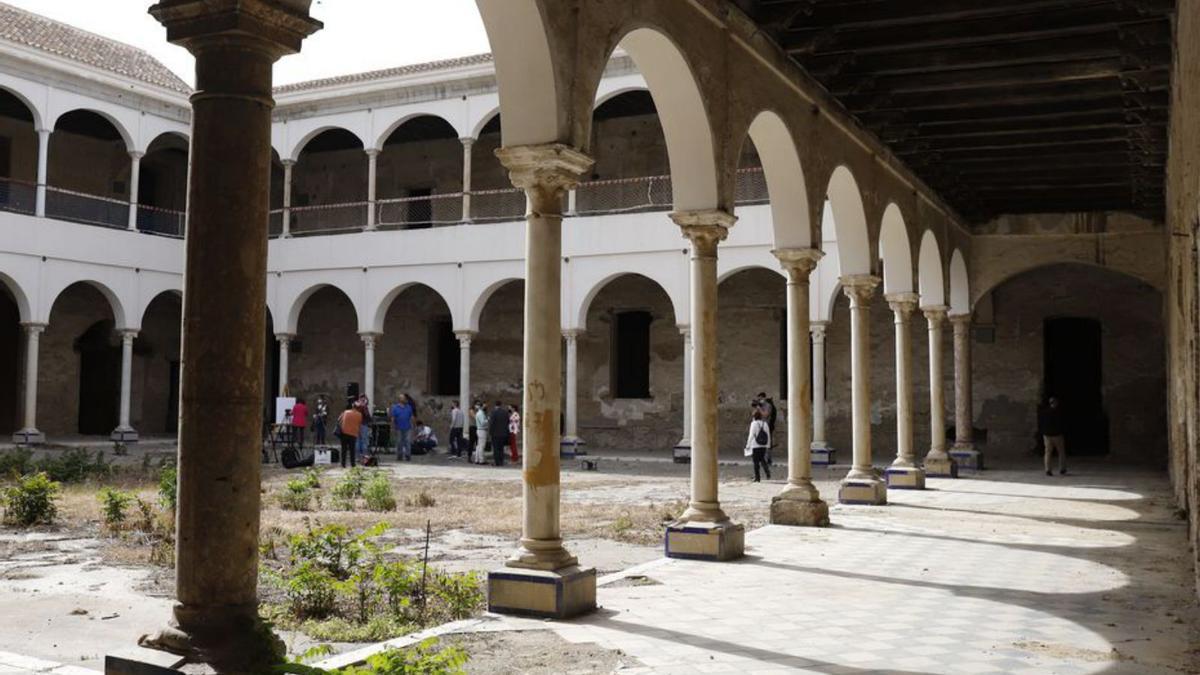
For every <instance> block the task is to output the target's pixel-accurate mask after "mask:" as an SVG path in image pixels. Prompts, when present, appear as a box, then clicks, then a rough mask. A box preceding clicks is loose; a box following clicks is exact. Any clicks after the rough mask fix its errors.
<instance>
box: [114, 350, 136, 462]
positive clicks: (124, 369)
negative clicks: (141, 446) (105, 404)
mask: <svg viewBox="0 0 1200 675" xmlns="http://www.w3.org/2000/svg"><path fill="white" fill-rule="evenodd" d="M137 334H138V332H137V331H136V330H122V331H120V335H121V405H120V415H119V417H118V422H117V428H116V429H113V431H112V434H111V438H112V440H114V441H116V442H118V443H135V442H137V440H138V432H137V430H136V429H134V428H133V425H132V424H130V421H129V408H130V405H129V402H130V399H131V398H132V396H133V341H134V339H136V338H137Z"/></svg>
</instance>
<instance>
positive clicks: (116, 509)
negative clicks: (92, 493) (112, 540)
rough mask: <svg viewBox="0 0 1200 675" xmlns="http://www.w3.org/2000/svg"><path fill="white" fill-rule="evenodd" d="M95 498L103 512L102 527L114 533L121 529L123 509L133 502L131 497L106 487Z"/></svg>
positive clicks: (123, 520)
mask: <svg viewBox="0 0 1200 675" xmlns="http://www.w3.org/2000/svg"><path fill="white" fill-rule="evenodd" d="M96 497H97V498H98V499H99V500H100V507H101V509H102V510H103V511H104V526H105V527H107V528H108V529H109V530H110V531H114V532H115V531H117V530H119V529H121V527H122V526H123V525H124V524H125V509H127V508H129V504H130V503H132V502H133V495H131V494H129V493H128V492H122V491H120V490H114V489H112V488H110V487H106V488H104V489H103V490H101V491H100V494H98V495H96Z"/></svg>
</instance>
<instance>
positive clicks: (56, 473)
mask: <svg viewBox="0 0 1200 675" xmlns="http://www.w3.org/2000/svg"><path fill="white" fill-rule="evenodd" d="M34 464H35V467H36V469H37V470H38V471H42V472H44V473H45V474H46V475H47V476H48V477H49V478H50V480H52V481H56V482H59V483H82V482H83V481H85V480H87V479H88V478H105V477H107V476H109V475H111V474H112V470H113V469H112V464H111V463H110V462H107V461H105V459H104V451H103V450H99V451H97V452H96V456H95V459H93V458H92V454H91V453H90V452H88V451H87V450H85V449H83V448H72V449H71V450H67V451H65V452H63V453H62V454H60V455H56V456H51V457H46V458H44V459H41V460H39V461H37V462H35V463H34Z"/></svg>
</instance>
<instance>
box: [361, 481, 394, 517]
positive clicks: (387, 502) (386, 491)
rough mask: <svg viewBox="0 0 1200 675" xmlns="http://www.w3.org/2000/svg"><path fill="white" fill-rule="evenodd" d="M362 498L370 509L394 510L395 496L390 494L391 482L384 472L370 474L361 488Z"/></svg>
mask: <svg viewBox="0 0 1200 675" xmlns="http://www.w3.org/2000/svg"><path fill="white" fill-rule="evenodd" d="M363 500H364V501H366V503H367V508H368V509H370V510H372V511H395V510H396V498H395V497H394V496H392V482H391V481H390V480H388V477H387V475H386V474H382V473H377V474H375V475H374V476H371V480H369V481H367V484H366V486H365V487H364V488H363Z"/></svg>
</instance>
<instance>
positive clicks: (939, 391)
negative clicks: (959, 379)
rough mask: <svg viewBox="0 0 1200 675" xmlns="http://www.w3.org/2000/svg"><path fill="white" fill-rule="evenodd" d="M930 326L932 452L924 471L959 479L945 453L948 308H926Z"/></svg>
mask: <svg viewBox="0 0 1200 675" xmlns="http://www.w3.org/2000/svg"><path fill="white" fill-rule="evenodd" d="M922 311H923V312H924V313H925V320H926V321H927V322H928V324H929V436H930V438H929V452H928V453H927V454H926V455H925V472H926V473H927V474H929V475H930V476H956V475H957V474H958V465H957V464H956V463H955V461H954V459H953V458H951V457H950V454H949V453H948V452H946V398H945V396H946V394H945V387H946V383H945V380H944V379H943V375H942V329H943V327H944V326H945V324H946V308H945V307H925V308H922Z"/></svg>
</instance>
